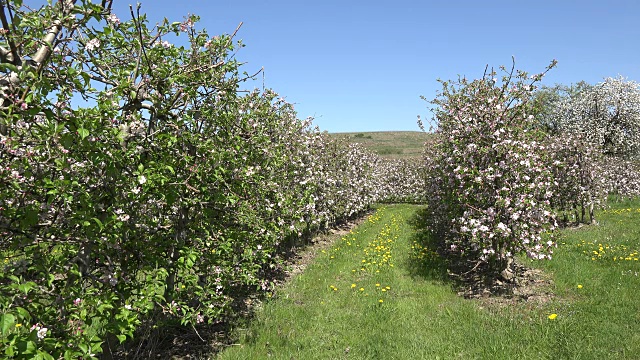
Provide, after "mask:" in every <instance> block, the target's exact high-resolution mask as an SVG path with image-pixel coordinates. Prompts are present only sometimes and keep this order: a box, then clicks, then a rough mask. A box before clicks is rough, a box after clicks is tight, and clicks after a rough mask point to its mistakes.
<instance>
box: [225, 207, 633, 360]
mask: <svg viewBox="0 0 640 360" xmlns="http://www.w3.org/2000/svg"><path fill="white" fill-rule="evenodd" d="M612 205H613V207H612V209H610V210H608V211H605V212H601V213H599V214H598V219H599V222H600V224H599V225H594V226H588V227H583V228H580V229H567V230H563V231H562V233H561V236H560V239H559V243H560V246H559V248H558V249H557V250H556V252H555V257H554V259H553V260H552V261H546V262H531V263H527V264H529V265H530V266H537V267H541V268H543V269H544V270H545V272H547V274H549V276H551V277H552V278H553V280H554V285H553V291H554V292H555V293H556V294H557V296H556V297H555V299H554V300H552V301H550V302H547V303H544V304H542V305H531V304H528V303H522V304H519V305H515V306H514V305H511V306H506V305H489V304H488V303H487V302H486V301H481V300H466V299H463V298H461V297H459V296H457V295H456V292H455V290H454V288H453V285H452V283H451V282H449V280H448V279H447V277H446V275H445V273H444V271H445V270H444V269H443V267H442V266H441V261H440V259H438V258H437V256H435V255H434V254H433V253H432V252H431V251H429V249H425V248H422V246H421V245H419V244H421V243H422V242H420V241H419V240H420V237H421V236H423V235H421V234H422V233H421V232H420V231H416V229H415V228H413V227H412V225H411V224H412V222H413V221H412V220H413V219H414V217H415V213H416V211H417V210H418V209H420V207H418V206H410V205H393V206H388V207H386V208H383V209H381V210H378V212H376V214H375V215H374V216H373V217H371V218H370V219H369V220H368V221H366V222H365V223H364V224H363V225H361V226H360V227H358V228H357V229H356V230H354V232H353V233H351V234H347V235H345V236H343V237H342V238H341V239H338V240H337V241H336V243H335V244H334V246H333V247H332V248H330V249H327V250H324V251H322V252H320V253H319V255H318V256H317V257H316V259H315V260H314V261H313V262H312V263H311V264H310V265H309V267H308V268H307V269H306V270H305V271H304V272H303V273H302V274H300V275H298V276H296V277H294V278H293V279H292V280H291V281H289V282H288V283H287V284H286V285H285V286H284V287H283V288H281V289H280V290H278V292H277V293H276V296H275V297H274V298H273V299H270V300H269V301H267V302H265V303H264V304H263V305H262V306H261V307H260V308H259V309H258V311H257V315H256V317H255V319H253V320H252V321H251V322H250V324H248V326H247V327H246V328H245V329H242V330H238V338H239V340H238V343H237V344H235V345H234V346H230V347H229V348H227V350H226V351H224V352H222V353H220V354H219V355H218V357H219V358H220V359H267V358H269V359H637V358H640V301H638V295H639V294H640V292H639V289H640V261H637V260H634V259H635V258H637V250H640V226H639V225H638V224H640V210H638V208H640V202H627V203H614V204H612ZM622 209H625V210H622ZM626 209H631V210H626ZM599 244H602V248H603V251H604V253H602V251H600V246H599ZM607 246H608V247H607ZM365 249H368V252H367V253H365V251H364V250H365ZM593 251H597V252H598V253H599V254H600V256H599V257H598V256H597V255H595V254H593ZM632 254H636V255H632ZM592 255H595V256H592ZM614 256H615V257H616V260H615V261H614V260H613V257H614ZM620 256H622V257H623V259H622V260H620V259H619V257H620ZM592 257H593V258H594V260H592ZM625 259H627V260H625ZM363 260H364V263H363V262H362V261H363ZM374 261H375V263H374ZM363 269H364V270H363ZM352 284H353V285H352ZM377 284H380V286H377ZM578 285H582V287H581V288H578ZM387 287H388V288H387ZM361 288H362V289H363V290H362V291H361V290H360V289H361ZM382 289H385V290H386V291H382ZM380 300H382V302H380ZM550 314H557V317H556V318H555V319H553V320H551V319H549V315H550Z"/></svg>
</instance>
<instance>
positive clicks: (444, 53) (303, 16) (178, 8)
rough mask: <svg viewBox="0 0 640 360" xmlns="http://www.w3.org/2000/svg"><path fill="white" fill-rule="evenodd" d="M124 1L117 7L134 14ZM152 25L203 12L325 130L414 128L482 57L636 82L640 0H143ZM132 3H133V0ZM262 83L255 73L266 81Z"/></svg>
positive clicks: (564, 78)
mask: <svg viewBox="0 0 640 360" xmlns="http://www.w3.org/2000/svg"><path fill="white" fill-rule="evenodd" d="M129 3H132V2H131V1H129V2H128V1H127V0H115V1H114V12H115V13H116V14H117V15H118V16H119V17H120V18H121V19H123V20H125V19H128V18H129V17H130V15H128V14H129V10H128V4H129ZM141 3H142V8H141V11H142V12H143V13H146V14H147V15H148V16H149V20H150V21H151V22H152V23H155V22H157V21H159V20H160V19H162V18H163V17H167V18H168V19H169V20H171V21H181V20H182V19H183V17H184V16H186V15H187V14H196V15H199V16H201V18H202V19H201V22H200V23H199V24H198V28H206V29H207V31H208V32H209V34H210V35H215V34H221V33H232V32H233V31H234V30H235V28H236V27H237V26H238V24H239V23H240V22H243V25H242V28H241V29H240V31H239V32H238V35H237V38H238V39H242V40H243V42H244V43H245V45H246V47H245V48H243V49H242V50H240V52H239V53H238V55H237V58H238V59H239V60H240V61H243V62H246V65H245V66H244V69H245V71H247V72H249V73H253V72H255V71H257V70H259V69H260V68H262V67H264V79H265V85H266V87H269V88H272V89H274V90H275V91H276V92H278V93H280V94H281V95H283V96H284V97H285V98H286V99H287V100H288V101H289V102H291V103H294V104H295V107H296V110H297V111H298V116H299V117H300V118H305V117H307V116H313V117H314V118H315V120H314V123H315V124H316V125H318V126H319V127H320V129H322V130H327V131H330V132H345V131H383V130H419V129H418V127H417V125H416V115H418V114H420V115H422V117H423V118H425V117H427V118H430V117H431V114H430V112H429V110H428V105H429V104H428V103H426V102H425V101H423V100H421V99H420V95H424V96H425V97H427V98H429V99H432V98H434V97H435V96H436V93H437V91H438V90H439V89H440V85H439V83H438V82H437V79H438V78H440V79H443V80H446V79H454V78H457V75H458V74H460V75H465V76H467V77H468V78H477V77H480V76H482V73H483V71H484V68H485V65H487V64H488V65H489V66H494V67H496V68H497V67H498V66H499V65H508V66H510V65H511V57H512V56H515V58H516V68H518V69H521V70H525V71H528V72H530V73H538V72H541V71H543V70H544V68H545V67H546V66H547V65H548V64H549V63H550V62H551V60H552V59H557V60H558V66H557V67H556V68H555V69H553V70H552V71H551V72H550V73H549V74H548V76H547V77H546V79H545V81H544V83H545V84H547V85H553V84H555V83H562V84H571V83H575V82H578V81H580V80H584V81H587V82H589V83H596V82H599V81H602V80H603V78H605V77H609V76H612V77H615V76H618V75H623V76H625V77H627V78H628V79H629V80H634V81H639V80H640V41H639V39H640V1H637V0H608V1H593V0H582V1H577V0H576V1H574V0H571V1H568V0H567V1H565V0H555V1H547V0H543V1H517V0H510V1H491V0H484V1H472V0H468V1H462V0H450V1H407V0H396V1H377V0H369V1H359V0H358V1H348V0H342V1H334V0H324V1H278V0H272V1H253V0H243V1H213V0H183V1H175V0H142V1H141ZM134 5H135V3H134ZM261 85H262V79H260V82H259V86H261Z"/></svg>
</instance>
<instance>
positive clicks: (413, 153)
mask: <svg viewBox="0 0 640 360" xmlns="http://www.w3.org/2000/svg"><path fill="white" fill-rule="evenodd" d="M332 135H333V136H336V137H341V138H344V139H346V140H348V141H350V142H353V143H359V144H362V145H363V146H365V147H366V148H368V149H370V150H371V151H373V152H375V153H377V154H378V155H380V156H382V157H385V158H393V159H408V158H419V157H421V156H422V152H423V149H424V143H425V141H426V140H427V139H428V138H429V136H430V135H429V134H426V133H424V132H421V131H376V132H350V133H334V134H332Z"/></svg>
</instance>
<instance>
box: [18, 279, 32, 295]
mask: <svg viewBox="0 0 640 360" xmlns="http://www.w3.org/2000/svg"><path fill="white" fill-rule="evenodd" d="M35 286H36V284H35V283H34V282H32V281H29V282H26V283H24V284H20V285H18V290H20V291H22V292H23V293H24V294H25V295H27V294H29V290H31V289H33V287H35Z"/></svg>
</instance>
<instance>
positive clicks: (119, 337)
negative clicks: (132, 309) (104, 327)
mask: <svg viewBox="0 0 640 360" xmlns="http://www.w3.org/2000/svg"><path fill="white" fill-rule="evenodd" d="M116 337H117V338H118V340H119V341H120V344H122V343H123V342H124V341H125V340H127V335H122V334H120V335H116Z"/></svg>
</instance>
